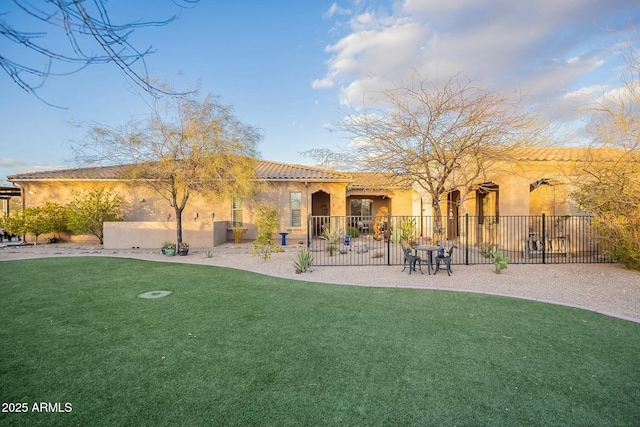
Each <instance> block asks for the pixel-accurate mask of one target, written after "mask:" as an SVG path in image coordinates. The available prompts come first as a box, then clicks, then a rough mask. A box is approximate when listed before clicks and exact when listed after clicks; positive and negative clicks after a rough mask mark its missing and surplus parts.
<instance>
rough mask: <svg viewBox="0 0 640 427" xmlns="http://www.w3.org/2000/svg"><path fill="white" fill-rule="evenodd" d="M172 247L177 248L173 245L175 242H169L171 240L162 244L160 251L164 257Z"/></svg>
mask: <svg viewBox="0 0 640 427" xmlns="http://www.w3.org/2000/svg"><path fill="white" fill-rule="evenodd" d="M171 245H173V247H174V248H175V247H176V246H175V245H174V244H173V242H171V241H169V240H165V241H164V242H162V249H161V250H160V251H161V252H162V255H166V250H167V249H168V248H170V247H171Z"/></svg>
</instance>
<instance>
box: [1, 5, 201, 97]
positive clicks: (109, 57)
mask: <svg viewBox="0 0 640 427" xmlns="http://www.w3.org/2000/svg"><path fill="white" fill-rule="evenodd" d="M181 2H182V3H181V4H180V5H181V6H182V7H185V6H191V5H194V4H196V3H197V2H198V0H181ZM13 3H15V5H16V6H17V9H18V11H19V12H18V14H19V15H21V16H22V17H25V16H26V17H27V18H30V19H31V21H30V22H31V23H32V24H33V27H35V28H37V29H38V30H37V31H28V30H24V29H19V28H18V26H17V25H11V24H9V23H8V20H9V19H11V18H13V17H14V15H13V14H9V13H6V12H5V13H3V14H1V15H0V35H2V36H3V37H4V38H5V39H7V40H8V41H10V42H12V43H14V44H17V45H20V46H21V47H22V50H21V51H20V52H23V53H22V54H21V55H20V57H19V58H17V59H16V58H14V59H12V58H11V57H9V55H8V54H7V53H6V51H5V53H3V52H2V51H3V50H4V49H0V67H2V69H3V70H4V71H5V72H6V73H7V74H8V75H9V77H11V79H12V80H13V81H14V82H15V83H16V84H17V85H18V86H20V87H21V88H22V89H24V90H25V91H27V92H29V93H31V94H33V95H35V96H36V97H38V98H40V97H39V96H38V94H37V91H38V89H39V88H41V87H42V86H43V85H44V83H45V82H46V80H47V77H49V76H52V75H67V74H72V73H75V72H78V71H80V70H81V69H83V68H85V67H87V66H89V65H93V64H107V63H114V64H115V65H116V66H117V67H119V68H120V69H121V70H122V72H123V73H124V74H125V75H126V76H127V77H128V78H129V79H130V80H131V81H132V82H133V83H135V84H136V85H137V86H139V87H141V88H142V89H144V90H145V91H147V92H149V93H152V94H156V95H157V94H159V93H163V90H162V89H161V88H159V87H156V86H154V85H152V84H151V83H150V82H149V79H148V73H147V69H146V64H145V59H144V58H145V56H147V55H149V54H150V53H153V52H154V51H153V50H152V48H151V47H148V48H147V49H145V50H139V49H138V48H136V47H135V46H134V45H132V44H131V43H130V42H129V36H130V35H131V33H133V32H134V31H135V30H137V29H139V28H143V27H153V26H162V25H166V24H168V23H170V22H172V21H173V20H175V19H176V16H175V15H174V16H172V17H170V18H168V19H166V20H163V21H146V22H129V23H125V24H114V23H112V22H111V19H110V17H109V13H108V10H107V7H106V4H107V2H106V1H105V0H46V1H44V2H42V4H38V5H37V6H36V5H34V4H33V2H29V1H25V0H13ZM175 4H178V3H175ZM40 28H42V30H40ZM48 29H53V30H54V31H53V34H52V35H50V34H48V32H47V30H48ZM63 35H64V36H66V39H67V41H68V45H67V47H66V48H64V47H62V46H61V45H59V44H55V43H54V42H50V43H48V40H49V38H56V37H61V36H63ZM47 36H50V37H49V38H48V37H47ZM53 45H55V46H56V47H55V48H54V47H50V46H53ZM5 46H7V45H5ZM96 48H97V50H98V51H99V52H103V53H94V51H95V50H96ZM29 54H35V57H34V59H33V60H32V61H31V62H30V61H29V60H28V59H27V58H32V56H31V55H29ZM42 59H44V60H45V61H44V65H42V64H43V61H42ZM30 64H34V65H30ZM136 65H138V66H137V69H136ZM59 68H62V69H61V70H60V69H59Z"/></svg>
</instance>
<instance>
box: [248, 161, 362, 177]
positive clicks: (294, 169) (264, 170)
mask: <svg viewBox="0 0 640 427" xmlns="http://www.w3.org/2000/svg"><path fill="white" fill-rule="evenodd" d="M256 175H257V176H258V178H260V179H264V180H267V181H305V180H309V181H313V180H318V181H351V180H352V176H351V174H349V173H345V172H335V171H331V170H327V169H321V168H317V167H313V166H305V165H290V164H287V163H280V162H273V161H268V160H258V164H257V165H256Z"/></svg>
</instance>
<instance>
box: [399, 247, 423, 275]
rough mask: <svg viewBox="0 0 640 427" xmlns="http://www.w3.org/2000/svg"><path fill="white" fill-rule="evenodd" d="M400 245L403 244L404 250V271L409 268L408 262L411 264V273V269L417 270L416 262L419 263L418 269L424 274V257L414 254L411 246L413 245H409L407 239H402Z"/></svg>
mask: <svg viewBox="0 0 640 427" xmlns="http://www.w3.org/2000/svg"><path fill="white" fill-rule="evenodd" d="M400 245H401V246H402V252H404V262H403V263H402V266H403V268H402V271H404V270H405V269H406V268H407V264H408V265H409V274H411V271H416V264H418V269H419V270H420V273H422V274H424V272H423V271H422V259H421V258H420V257H419V256H417V255H414V254H413V249H412V248H411V245H409V243H408V242H407V241H405V240H401V241H400Z"/></svg>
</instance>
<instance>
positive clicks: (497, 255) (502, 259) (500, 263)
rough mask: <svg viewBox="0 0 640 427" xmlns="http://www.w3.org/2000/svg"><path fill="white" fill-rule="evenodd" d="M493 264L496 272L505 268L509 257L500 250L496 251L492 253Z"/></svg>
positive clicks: (498, 272)
mask: <svg viewBox="0 0 640 427" xmlns="http://www.w3.org/2000/svg"><path fill="white" fill-rule="evenodd" d="M491 258H492V259H493V265H494V266H495V267H496V274H500V272H501V271H502V270H503V269H505V268H507V264H509V263H510V262H511V258H509V257H508V256H507V257H506V256H504V255H503V253H502V251H496V252H493V253H492V257H491Z"/></svg>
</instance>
